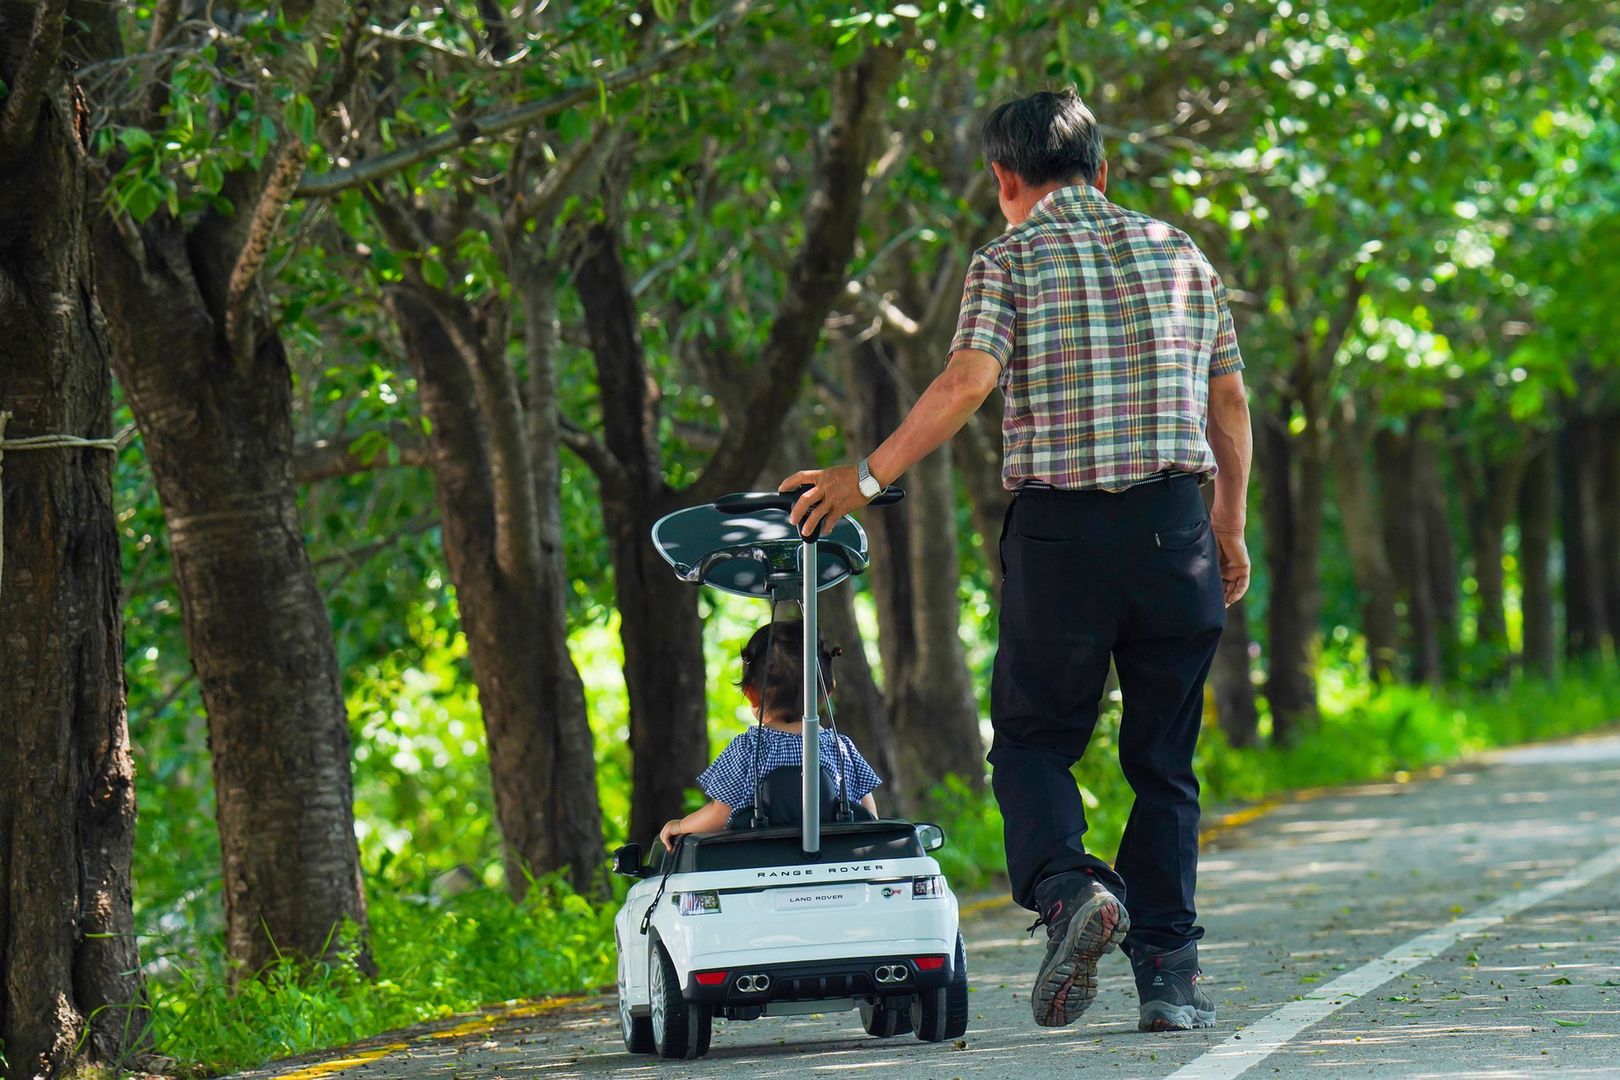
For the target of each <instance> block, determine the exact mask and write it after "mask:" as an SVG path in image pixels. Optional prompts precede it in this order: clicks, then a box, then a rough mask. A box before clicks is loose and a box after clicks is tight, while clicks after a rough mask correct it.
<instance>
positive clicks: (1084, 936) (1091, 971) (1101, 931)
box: [1030, 895, 1131, 1027]
mask: <svg viewBox="0 0 1620 1080" xmlns="http://www.w3.org/2000/svg"><path fill="white" fill-rule="evenodd" d="M1130 928H1131V918H1130V916H1129V915H1127V914H1126V913H1125V909H1124V908H1123V907H1121V906H1120V903H1119V900H1118V899H1116V898H1115V897H1113V896H1108V895H1101V896H1094V897H1092V898H1091V899H1090V900H1088V901H1087V902H1086V904H1085V905H1084V906H1083V907H1081V909H1080V910H1079V911H1077V912H1075V913H1074V918H1072V919H1070V920H1069V927H1068V929H1067V930H1066V931H1065V932H1064V934H1063V941H1062V943H1061V944H1060V945H1059V946H1058V948H1057V949H1056V950H1054V951H1053V953H1052V956H1051V958H1050V959H1049V960H1047V961H1046V962H1045V963H1043V964H1042V965H1041V970H1040V972H1039V973H1038V974H1037V975H1036V976H1035V990H1034V992H1033V993H1031V994H1030V1004H1031V1006H1032V1007H1033V1009H1034V1012H1035V1022H1036V1023H1037V1024H1039V1025H1040V1026H1041V1027H1065V1026H1067V1025H1069V1024H1072V1023H1074V1022H1075V1021H1076V1020H1078V1019H1079V1018H1080V1014H1081V1013H1083V1012H1085V1011H1086V1009H1087V1008H1089V1007H1090V1006H1091V1003H1092V1002H1093V1001H1096V1000H1097V961H1098V960H1100V959H1102V957H1104V956H1106V955H1107V954H1108V952H1109V950H1111V949H1113V948H1114V947H1115V946H1117V945H1118V944H1119V943H1120V942H1122V941H1124V940H1125V934H1126V933H1127V932H1128V931H1129V930H1130Z"/></svg>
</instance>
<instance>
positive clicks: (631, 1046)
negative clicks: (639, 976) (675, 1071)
mask: <svg viewBox="0 0 1620 1080" xmlns="http://www.w3.org/2000/svg"><path fill="white" fill-rule="evenodd" d="M619 967H620V969H621V970H620V973H619V1034H620V1035H622V1036H624V1049H625V1051H626V1052H627V1053H631V1054H650V1053H652V1052H653V1051H654V1050H655V1049H657V1047H656V1046H655V1045H654V1044H653V1032H652V1017H650V1016H636V1015H634V1014H633V1013H631V1011H630V997H629V995H628V994H626V993H625V988H624V972H623V970H622V969H623V967H624V956H623V953H621V954H620V960H619Z"/></svg>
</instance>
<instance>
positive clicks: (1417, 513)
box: [1376, 430, 1442, 684]
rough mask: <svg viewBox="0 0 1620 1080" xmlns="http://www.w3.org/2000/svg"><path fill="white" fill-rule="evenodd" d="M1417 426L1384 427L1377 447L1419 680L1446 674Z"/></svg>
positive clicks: (1411, 671) (1393, 560) (1393, 558)
mask: <svg viewBox="0 0 1620 1080" xmlns="http://www.w3.org/2000/svg"><path fill="white" fill-rule="evenodd" d="M1415 440H1416V435H1415V434H1413V432H1412V431H1411V430H1407V431H1405V432H1396V431H1392V430H1385V431H1381V432H1379V433H1378V436H1377V439H1376V449H1377V458H1378V474H1379V487H1380V488H1381V489H1382V490H1383V494H1384V505H1385V506H1387V507H1389V513H1387V514H1386V515H1385V517H1384V528H1385V535H1386V537H1387V541H1388V547H1389V553H1390V564H1391V566H1392V568H1393V569H1394V571H1395V579H1396V582H1397V584H1398V586H1399V589H1400V594H1401V599H1402V600H1403V601H1404V602H1405V606H1406V624H1407V649H1408V652H1409V655H1410V666H1409V668H1408V675H1409V677H1410V678H1411V679H1412V681H1414V682H1420V683H1430V684H1434V683H1438V682H1439V681H1440V679H1441V675H1442V668H1441V663H1440V634H1439V622H1438V619H1437V618H1436V615H1435V611H1434V591H1433V590H1432V589H1431V588H1430V587H1429V561H1428V559H1427V558H1426V557H1425V552H1426V550H1427V540H1426V539H1425V533H1426V532H1427V528H1426V524H1427V519H1426V518H1425V516H1424V514H1423V512H1422V509H1421V506H1420V504H1419V499H1420V496H1419V493H1418V491H1417V485H1416V484H1415V483H1414V477H1413V470H1414V464H1413V456H1414V451H1413V447H1414V442H1415Z"/></svg>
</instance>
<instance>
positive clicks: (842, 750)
mask: <svg viewBox="0 0 1620 1080" xmlns="http://www.w3.org/2000/svg"><path fill="white" fill-rule="evenodd" d="M838 745H839V759H840V760H839V763H838V764H839V768H846V769H848V770H849V775H848V777H847V780H848V783H849V798H850V801H851V802H860V801H861V800H862V799H864V798H866V797H867V796H868V795H870V794H871V793H872V792H873V790H874V789H876V788H877V786H878V785H879V784H881V783H883V778H882V777H881V776H879V775H878V774H877V770H876V769H874V768H872V766H870V765H868V764H867V763H866V759H865V758H863V757H861V752H860V751H859V750H857V749H855V743H854V741H853V740H852V739H850V737H849V736H848V735H844V734H840V735H839V736H838Z"/></svg>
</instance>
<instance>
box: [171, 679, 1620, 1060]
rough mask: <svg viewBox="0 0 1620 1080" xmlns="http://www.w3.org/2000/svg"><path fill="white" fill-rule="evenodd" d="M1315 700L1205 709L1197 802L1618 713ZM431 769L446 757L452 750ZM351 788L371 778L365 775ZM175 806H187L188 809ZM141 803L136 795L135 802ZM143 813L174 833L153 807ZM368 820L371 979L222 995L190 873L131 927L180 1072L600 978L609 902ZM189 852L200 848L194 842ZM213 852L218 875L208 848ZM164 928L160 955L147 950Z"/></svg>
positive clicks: (296, 978)
mask: <svg viewBox="0 0 1620 1080" xmlns="http://www.w3.org/2000/svg"><path fill="white" fill-rule="evenodd" d="M1322 700H1323V714H1322V718H1321V723H1320V725H1319V726H1318V727H1317V729H1316V730H1314V731H1312V732H1309V733H1308V734H1306V736H1305V737H1304V738H1302V739H1301V740H1299V742H1298V743H1297V744H1295V745H1293V746H1290V747H1286V748H1256V749H1248V750H1234V749H1233V748H1231V747H1230V746H1228V745H1227V744H1226V742H1225V740H1224V739H1223V738H1222V737H1221V735H1220V733H1219V731H1218V729H1217V728H1216V727H1215V725H1214V724H1212V723H1211V724H1206V725H1205V734H1204V737H1203V738H1202V740H1201V741H1200V743H1199V748H1198V771H1199V776H1200V777H1201V779H1202V781H1203V785H1204V800H1205V804H1206V806H1208V805H1214V804H1222V803H1232V802H1242V801H1251V800H1257V799H1261V798H1264V797H1266V796H1268V795H1274V794H1278V793H1281V792H1285V791H1288V790H1293V789H1298V788H1305V787H1318V786H1325V785H1333V784H1344V783H1353V782H1357V781H1364V780H1371V779H1377V778H1382V777H1387V776H1390V775H1392V774H1395V773H1398V772H1401V771H1416V770H1419V769H1422V768H1424V767H1426V766H1429V765H1433V764H1439V763H1444V762H1451V761H1455V760H1457V759H1458V758H1460V757H1463V756H1466V755H1468V754H1472V753H1477V752H1479V751H1481V750H1485V749H1488V748H1491V747H1495V746H1505V745H1510V744H1514V743H1522V742H1527V741H1533V740H1539V739H1547V738H1553V737H1557V736H1563V735H1570V734H1575V733H1579V732H1583V731H1590V730H1593V729H1596V728H1600V727H1603V726H1605V725H1607V724H1609V723H1611V722H1613V721H1614V720H1615V719H1616V718H1617V717H1620V674H1616V673H1615V672H1614V671H1612V670H1605V669H1598V670H1594V671H1591V672H1584V673H1575V674H1570V675H1567V676H1565V677H1564V678H1563V679H1561V680H1557V681H1548V682H1542V681H1528V680H1526V681H1519V682H1516V683H1514V684H1511V685H1508V686H1504V687H1500V688H1496V689H1490V690H1457V689H1453V690H1438V691H1437V690H1433V689H1429V688H1421V687H1404V686H1386V687H1382V688H1370V687H1367V686H1365V685H1361V684H1360V683H1358V680H1357V678H1356V677H1355V674H1354V667H1353V665H1352V664H1350V663H1348V662H1346V663H1344V664H1343V665H1341V666H1337V667H1335V666H1328V667H1327V668H1326V669H1325V672H1324V679H1323V683H1322ZM1118 723H1119V711H1118V708H1117V704H1116V705H1113V706H1111V707H1110V708H1108V709H1106V710H1105V712H1104V715H1103V717H1102V719H1101V720H1100V722H1099V724H1098V730H1097V733H1096V735H1095V737H1094V738H1093V741H1092V745H1091V747H1090V749H1089V751H1088V753H1087V755H1086V758H1085V760H1084V761H1083V762H1082V763H1081V764H1080V765H1079V766H1078V767H1077V768H1076V777H1077V779H1078V780H1079V782H1080V784H1081V794H1082V798H1083V799H1084V801H1085V805H1086V808H1087V815H1088V822H1089V826H1090V830H1089V832H1088V834H1087V843H1088V845H1089V846H1091V847H1092V849H1093V850H1095V851H1097V852H1099V853H1100V854H1103V855H1105V856H1108V857H1111V856H1112V855H1113V853H1114V851H1115V849H1116V847H1117V845H1118V843H1119V836H1120V832H1121V831H1122V829H1123V828H1124V824H1125V818H1126V815H1127V814H1128V813H1129V810H1130V804H1131V793H1130V790H1129V787H1128V786H1127V785H1126V783H1125V780H1124V778H1123V776H1122V775H1121V774H1120V772H1119V767H1118V765H1117V762H1116V756H1115V749H1114V744H1115V738H1116V735H1117V732H1118ZM393 727H394V728H395V729H397V731H398V734H397V735H396V736H394V737H395V738H396V739H398V740H404V739H406V738H407V736H410V737H419V738H423V739H425V738H426V733H420V734H419V735H417V736H411V730H412V729H411V728H410V725H409V724H408V723H406V721H405V719H400V720H399V721H397V722H395V723H394V725H393ZM397 752H398V751H397V749H396V754H397ZM476 757H477V755H472V754H469V757H468V762H467V763H466V764H467V768H468V769H472V768H475V767H478V768H481V763H480V762H477V761H476ZM611 767H612V766H611V764H610V766H609V768H610V769H611ZM441 768H446V771H447V772H449V773H456V772H458V769H457V767H456V763H455V762H447V763H446V764H445V765H444V766H441ZM433 774H434V773H433V770H428V769H424V770H421V771H420V772H419V773H412V777H413V779H414V781H415V782H417V783H419V784H421V785H424V788H423V790H421V791H420V792H418V793H417V795H418V797H419V798H420V799H421V800H422V801H423V802H424V803H428V804H431V803H434V802H436V801H437V800H436V799H435V798H434V795H433V793H432V792H431V791H429V790H427V789H426V788H427V786H431V785H430V778H431V777H432V776H433ZM362 775H364V769H362ZM378 786H381V777H380V776H379V778H378ZM464 786H465V785H464ZM361 788H362V790H363V791H366V790H371V785H366V784H362V785H361ZM377 798H378V800H379V801H378V804H377V805H376V806H375V807H373V808H372V812H373V813H376V812H378V811H380V810H382V809H383V807H384V805H386V804H385V803H383V801H382V797H381V794H380V793H379V794H378V795H377ZM466 798H467V796H466V793H465V791H462V790H459V789H458V791H457V793H456V795H455V799H456V802H457V805H456V806H455V807H453V808H451V809H453V810H454V811H455V812H454V813H449V814H447V815H446V816H447V819H448V820H451V821H453V820H455V819H456V818H457V817H459V816H462V815H464V814H466V813H468V812H470V811H471V810H475V809H476V807H474V806H472V805H471V804H468V803H466V802H465V800H466ZM934 801H935V805H934V806H933V808H932V809H931V811H930V816H931V817H933V819H934V820H937V821H939V822H940V823H941V824H943V825H944V826H945V828H946V831H947V834H948V836H949V840H948V843H947V845H946V847H945V848H944V850H943V851H941V852H940V863H941V865H942V866H943V868H944V869H945V872H946V873H947V874H948V875H949V877H950V879H951V882H952V885H953V887H954V888H956V889H957V890H958V891H963V890H971V889H976V888H984V887H988V886H991V885H993V884H994V883H996V882H997V881H998V880H999V879H1000V877H1001V874H1002V870H1003V865H1004V864H1003V855H1002V823H1001V816H1000V813H999V812H998V811H997V809H996V806H995V801H994V799H992V798H991V797H990V796H989V795H988V794H987V793H976V792H973V791H971V790H969V788H968V787H967V786H966V785H965V784H962V783H960V782H959V781H956V780H954V779H953V780H951V781H949V782H948V783H947V784H945V785H943V786H941V787H940V788H939V789H938V790H937V791H936V793H935V800H934ZM157 805H158V806H159V807H160V808H163V809H168V808H169V807H170V806H171V804H166V803H163V802H161V801H157ZM361 805H362V807H364V806H365V805H366V800H365V799H362V800H361ZM172 807H173V809H174V810H175V812H177V813H178V812H181V811H184V812H185V813H187V814H188V815H192V814H195V813H197V812H198V809H199V808H198V807H196V806H191V805H189V804H172ZM147 808H148V807H147V804H143V814H144V813H145V812H146V811H147ZM416 825H417V827H418V828H419V829H421V830H422V833H423V834H424V835H436V832H435V829H434V827H433V826H432V822H431V821H430V820H428V819H426V818H423V817H421V816H420V815H419V816H418V818H417V820H416ZM145 827H150V828H156V829H157V830H158V833H157V835H160V836H169V835H170V833H169V832H168V831H166V830H165V826H164V824H163V823H162V822H154V823H150V824H149V825H147V826H145ZM381 828H382V826H381V825H373V829H374V830H380V829H381ZM176 835H178V834H176ZM370 836H371V843H370V844H369V845H367V846H368V847H369V848H370V850H371V851H372V852H377V851H382V852H383V854H382V856H381V857H380V858H375V859H374V860H368V871H369V872H368V881H367V895H368V899H369V902H370V921H371V935H370V946H371V953H372V957H373V959H374V961H375V962H376V965H377V968H378V971H379V975H378V977H376V978H375V979H367V978H365V977H363V976H361V975H360V974H359V973H358V972H357V971H356V970H355V968H354V967H353V966H352V965H350V964H345V963H338V964H331V965H316V966H315V967H313V968H304V969H299V968H296V967H295V966H293V965H292V964H290V963H285V964H280V965H278V966H276V967H275V968H273V969H272V970H270V971H268V972H266V973H265V975H264V977H263V978H261V979H259V980H257V981H248V982H246V983H244V987H243V989H242V990H241V991H240V992H239V993H237V994H236V995H234V996H232V995H229V994H227V993H226V991H225V981H226V980H225V969H224V965H223V961H222V959H221V957H222V955H223V945H222V942H221V940H220V938H219V936H218V934H217V932H208V933H201V934H199V933H195V932H188V931H186V930H184V929H181V928H180V927H179V923H178V921H177V920H176V919H175V916H174V914H173V913H174V912H190V911H200V910H203V909H207V908H210V907H212V905H213V904H217V897H215V896H213V895H212V894H210V893H208V892H206V891H202V892H199V891H198V890H196V889H193V890H192V892H191V893H188V894H186V896H185V897H183V898H182V899H179V900H176V901H175V902H174V904H173V906H171V907H170V908H169V909H168V910H169V912H170V914H169V915H168V916H166V918H168V919H170V920H171V921H170V922H165V917H163V916H159V915H158V914H157V912H156V911H155V910H153V911H152V912H151V914H150V917H149V918H148V919H147V920H145V921H147V922H148V923H149V924H152V925H155V926H156V927H157V928H158V929H159V931H160V932H159V933H157V934H152V935H148V937H149V939H150V938H156V939H157V940H155V941H151V940H149V941H148V942H146V943H143V952H144V953H145V955H146V956H147V958H148V971H149V973H150V974H151V980H150V988H151V993H152V1000H153V1009H154V1024H155V1031H154V1036H155V1041H156V1044H157V1047H158V1049H159V1050H160V1051H161V1052H162V1053H163V1054H165V1055H168V1056H169V1057H172V1058H174V1059H175V1060H176V1061H177V1062H179V1063H180V1064H181V1066H182V1067H183V1068H184V1069H186V1070H187V1071H192V1072H201V1073H214V1072H223V1071H227V1070H230V1069H237V1068H245V1067H251V1066H255V1065H258V1064H262V1063H263V1062H265V1061H267V1060H270V1059H272V1058H277V1057H284V1056H288V1055H291V1054H295V1053H299V1052H302V1051H306V1050H310V1049H314V1048H318V1047H323V1046H331V1045H341V1044H344V1043H347V1042H352V1041H354V1040H357V1039H361V1038H365V1037H367V1036H370V1035H374V1034H377V1033H379V1032H383V1031H387V1030H391V1029H394V1028H398V1027H403V1026H408V1025H411V1024H415V1023H419V1022H422V1021H428V1020H434V1019H437V1018H441V1017H444V1016H448V1015H451V1014H454V1013H458V1012H466V1011H469V1010H472V1009H475V1008H478V1007H479V1006H482V1005H485V1004H488V1003H491V1002H498V1001H506V1000H511V999H514V998H523V997H533V996H539V995H542V994H559V993H568V992H574V991H579V990H582V989H588V988H591V987H596V986H600V985H603V984H606V983H609V982H611V981H612V980H613V977H614V963H615V953H614V946H613V930H612V916H613V913H614V911H615V910H616V906H617V905H616V903H594V904H593V903H591V902H589V901H587V900H585V899H583V898H581V897H579V896H577V895H574V894H573V893H571V892H570V891H569V890H568V889H567V887H566V886H564V885H563V884H561V883H560V882H557V881H552V880H547V881H542V882H540V883H539V884H538V885H537V887H536V888H535V889H534V890H533V891H532V892H531V894H530V897H529V898H528V899H527V900H526V901H525V902H523V903H522V904H514V903H513V902H512V901H511V899H510V897H509V896H508V895H507V893H506V892H505V891H504V890H503V889H500V888H499V887H497V886H495V885H489V884H485V885H480V886H478V887H475V888H473V889H472V890H471V891H468V892H463V893H459V894H456V895H451V896H444V897H435V896H434V890H433V889H432V887H431V885H430V882H431V881H432V877H433V874H434V872H435V870H436V869H442V867H429V866H428V865H427V864H426V863H425V862H423V861H422V856H421V855H420V854H418V855H410V854H405V855H402V856H395V855H394V854H393V851H394V850H395V848H397V847H399V846H400V845H398V844H395V845H394V846H392V847H387V848H384V847H382V846H381V845H380V843H379V839H380V837H381V832H380V831H374V832H373V833H371V834H370ZM486 845H487V841H481V843H480V845H479V847H480V849H483V850H487V846H486ZM417 850H418V851H422V850H423V849H422V848H418V849H417ZM214 858H217V854H216V855H214ZM197 861H198V865H204V864H208V859H207V858H206V857H203V858H200V859H199V860H197ZM210 865H213V866H214V867H215V870H214V872H215V873H217V863H213V864H210ZM494 865H495V863H494V862H491V863H489V864H487V866H488V867H493V866H494ZM468 876H469V877H470V879H471V880H473V881H479V880H482V881H486V882H487V881H492V880H494V879H495V875H494V874H493V873H490V872H486V873H484V874H483V875H481V876H480V875H478V874H472V875H468ZM177 895H178V894H177ZM165 943H167V944H168V946H169V949H170V955H167V956H164V955H160V954H159V952H160V949H161V947H162V946H163V945H164V944H165ZM151 946H158V948H153V947H151ZM176 954H178V955H176Z"/></svg>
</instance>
